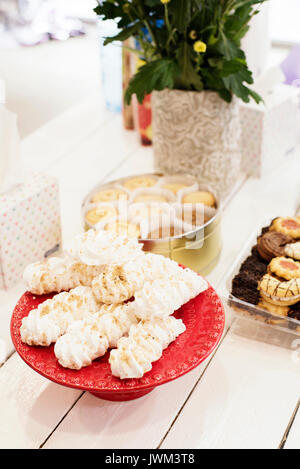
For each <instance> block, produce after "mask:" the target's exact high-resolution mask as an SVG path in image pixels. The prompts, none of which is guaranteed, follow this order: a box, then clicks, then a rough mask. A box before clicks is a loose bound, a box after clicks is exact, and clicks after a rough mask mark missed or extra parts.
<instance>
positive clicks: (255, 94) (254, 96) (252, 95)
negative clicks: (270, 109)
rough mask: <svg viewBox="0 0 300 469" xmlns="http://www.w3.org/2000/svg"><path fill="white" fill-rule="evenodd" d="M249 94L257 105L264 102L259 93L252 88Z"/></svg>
mask: <svg viewBox="0 0 300 469" xmlns="http://www.w3.org/2000/svg"><path fill="white" fill-rule="evenodd" d="M249 94H250V96H251V98H253V99H254V101H255V102H256V103H257V104H259V103H261V102H263V99H262V97H261V96H260V95H259V94H258V93H256V92H255V91H253V90H251V89H250V88H249Z"/></svg>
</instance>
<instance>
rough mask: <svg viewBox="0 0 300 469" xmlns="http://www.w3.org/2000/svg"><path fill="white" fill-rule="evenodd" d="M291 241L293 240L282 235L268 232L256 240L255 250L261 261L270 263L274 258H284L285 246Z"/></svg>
mask: <svg viewBox="0 0 300 469" xmlns="http://www.w3.org/2000/svg"><path fill="white" fill-rule="evenodd" d="M292 240H293V238H291V237H290V236H287V235H285V234H283V233H278V232H276V231H269V232H267V233H264V234H263V235H262V236H259V238H257V250H258V253H259V255H260V256H261V258H262V259H265V260H266V261H268V262H271V260H272V259H273V258H274V257H282V256H285V246H286V244H287V243H291V242H292Z"/></svg>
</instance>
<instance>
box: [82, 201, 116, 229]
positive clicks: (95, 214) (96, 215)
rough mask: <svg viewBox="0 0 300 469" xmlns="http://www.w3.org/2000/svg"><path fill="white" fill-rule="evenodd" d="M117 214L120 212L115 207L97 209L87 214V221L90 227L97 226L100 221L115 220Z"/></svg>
mask: <svg viewBox="0 0 300 469" xmlns="http://www.w3.org/2000/svg"><path fill="white" fill-rule="evenodd" d="M117 214H118V212H117V210H116V208H115V207H113V206H102V207H96V208H93V209H92V210H89V211H88V212H87V213H86V215H85V220H86V221H87V223H89V224H90V225H97V223H99V222H100V221H104V220H108V219H109V218H115V217H116V216H117Z"/></svg>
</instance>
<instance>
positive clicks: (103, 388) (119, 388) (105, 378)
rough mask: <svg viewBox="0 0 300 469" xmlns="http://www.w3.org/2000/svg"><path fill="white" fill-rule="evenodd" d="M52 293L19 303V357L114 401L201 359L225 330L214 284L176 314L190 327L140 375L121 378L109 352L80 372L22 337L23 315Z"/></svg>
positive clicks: (14, 331)
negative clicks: (30, 345)
mask: <svg viewBox="0 0 300 469" xmlns="http://www.w3.org/2000/svg"><path fill="white" fill-rule="evenodd" d="M52 296H53V295H48V296H40V297H36V296H33V295H32V294H31V293H25V294H24V295H23V296H22V298H21V299H20V301H19V303H18V304H17V306H16V307H15V310H14V312H13V315H12V320H11V337H12V340H13V343H14V346H15V348H16V350H17V352H18V354H19V355H20V357H21V358H22V359H23V360H24V361H25V362H26V363H27V364H28V365H29V366H30V367H31V368H33V369H34V370H35V371H37V372H38V373H40V374H41V375H43V376H45V377H46V378H48V379H50V380H51V381H54V382H55V383H57V384H60V385H63V386H68V387H70V388H75V389H79V390H83V391H88V392H90V393H92V394H94V395H95V396H97V397H99V398H101V399H106V400H111V401H128V400H131V399H137V398H139V397H142V396H144V395H145V394H147V393H149V392H150V391H152V390H153V389H154V388H155V387H156V386H160V385H162V384H165V383H168V382H169V381H172V380H174V379H176V378H179V377H180V376H183V375H184V374H186V373H188V372H189V371H191V370H193V369H194V368H196V367H197V366H198V365H200V363H202V362H203V361H204V360H205V359H206V358H207V357H208V356H209V355H210V354H211V353H212V352H213V350H214V349H215V347H216V346H217V344H218V343H219V341H220V339H221V336H222V334H223V330H224V325H225V313H224V308H223V305H222V302H221V300H220V298H219V297H218V295H217V294H216V292H215V291H214V289H213V288H212V287H209V289H208V290H207V291H205V292H204V293H201V294H200V295H199V296H198V297H197V298H195V299H194V300H191V301H190V302H189V303H187V304H186V305H184V306H183V307H182V308H180V310H178V311H177V312H176V313H175V316H176V317H177V318H181V319H182V320H183V322H184V324H185V326H186V332H185V333H184V334H182V335H181V336H180V337H178V339H177V340H176V341H175V342H173V343H172V344H171V345H170V346H169V347H168V348H167V349H166V350H165V351H164V353H163V356H162V357H161V359H160V360H158V361H157V362H155V363H154V364H153V368H152V370H151V371H149V372H148V373H147V374H145V375H144V376H143V378H141V379H127V380H120V379H118V378H115V377H114V376H112V374H111V371H110V366H109V363H108V358H109V353H107V354H106V355H105V356H104V357H102V358H100V359H98V360H95V361H94V362H93V363H92V365H91V366H89V367H87V368H83V369H82V370H80V371H73V370H68V369H64V368H63V367H61V366H60V365H59V363H58V361H57V359H56V357H55V355H54V351H53V348H54V346H53V345H52V346H51V347H46V348H43V347H29V346H28V345H26V344H23V343H22V341H21V336H20V327H21V323H22V319H23V318H24V317H25V316H28V314H29V312H30V311H31V310H32V309H35V308H37V306H38V305H39V304H40V303H42V302H43V301H45V300H46V299H48V298H51V297H52Z"/></svg>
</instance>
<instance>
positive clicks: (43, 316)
mask: <svg viewBox="0 0 300 469" xmlns="http://www.w3.org/2000/svg"><path fill="white" fill-rule="evenodd" d="M99 308H100V305H99V304H98V303H97V301H96V299H95V297H94V295H93V292H92V289H91V288H88V287H78V288H75V289H74V290H71V291H70V292H69V293H66V292H63V293H60V294H58V295H56V296H54V297H53V298H52V299H51V300H47V301H45V302H44V303H41V304H40V305H39V306H38V308H37V309H35V310H33V311H31V312H30V313H29V315H28V316H27V317H26V318H24V319H23V320H22V326H21V328H20V332H21V338H22V341H23V342H24V343H26V344H28V345H40V346H44V347H48V346H49V345H51V343H53V342H56V341H57V340H58V338H59V337H60V336H61V335H63V334H65V332H66V331H67V329H68V327H69V326H70V325H71V324H72V322H74V321H76V320H80V319H82V318H83V317H85V316H87V315H88V314H93V313H95V312H97V311H98V310H99Z"/></svg>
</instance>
